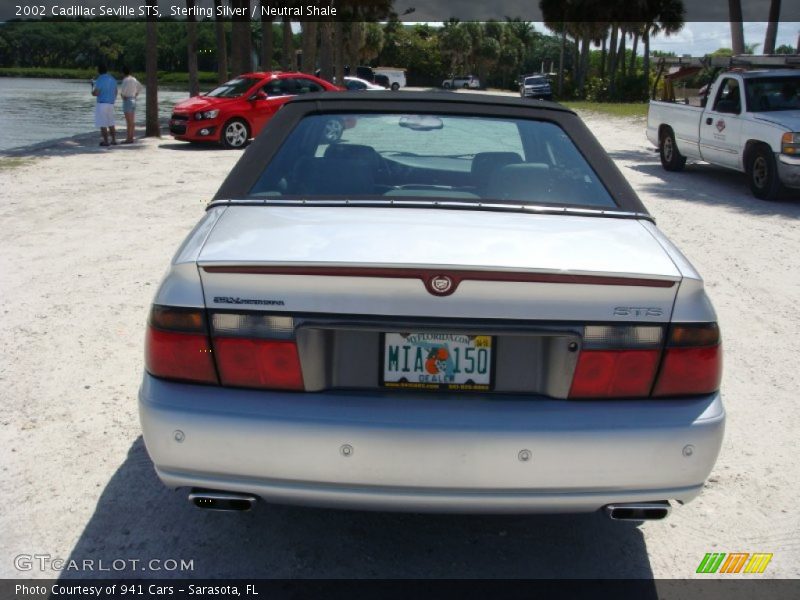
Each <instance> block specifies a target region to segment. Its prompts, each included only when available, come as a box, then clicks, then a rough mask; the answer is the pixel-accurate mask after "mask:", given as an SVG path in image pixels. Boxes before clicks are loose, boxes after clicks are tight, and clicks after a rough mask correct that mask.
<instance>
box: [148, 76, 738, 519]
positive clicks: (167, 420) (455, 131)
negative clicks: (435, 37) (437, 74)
mask: <svg viewBox="0 0 800 600" xmlns="http://www.w3.org/2000/svg"><path fill="white" fill-rule="evenodd" d="M331 115H337V116H339V117H344V118H346V119H348V122H349V123H350V124H351V125H352V126H350V127H348V129H346V130H345V132H344V134H343V135H342V137H341V138H340V139H339V140H336V141H334V142H330V141H328V138H326V136H325V135H324V130H325V124H326V122H327V121H328V120H329V119H330V116H331ZM721 361H722V358H721V347H720V335H719V330H718V328H717V324H716V316H715V313H714V310H713V308H712V306H711V304H710V302H709V300H708V298H707V296H706V294H705V292H704V289H703V282H702V279H701V278H700V276H699V275H698V273H697V272H696V271H695V269H694V268H693V267H692V265H691V264H689V262H688V261H687V259H686V258H685V257H684V256H683V255H682V254H681V253H680V252H679V251H678V249H677V248H675V246H673V245H672V244H671V243H670V241H669V240H668V239H667V238H666V237H665V236H664V235H663V234H662V233H661V232H660V231H659V230H658V229H657V228H656V226H655V224H654V222H653V219H652V217H650V215H649V214H648V213H647V211H646V209H645V208H644V206H643V205H642V204H641V202H640V201H639V199H638V198H637V196H636V194H635V193H634V191H633V190H632V189H631V187H630V186H629V185H628V183H627V182H626V181H625V179H624V178H623V176H622V175H621V173H620V172H619V171H618V170H617V169H616V167H615V166H614V164H613V162H612V161H611V159H610V158H609V157H608V156H607V155H606V153H605V152H604V151H603V149H602V148H601V146H600V145H599V144H598V142H597V141H596V140H595V139H594V137H593V136H592V135H591V133H590V132H589V131H588V129H587V128H586V127H585V126H584V125H583V123H582V122H581V121H580V120H579V119H578V117H577V116H576V115H575V114H574V113H572V112H571V111H569V110H567V109H565V108H563V107H561V106H559V105H557V104H552V103H548V102H542V103H540V104H537V105H536V106H535V107H532V106H531V104H530V103H528V102H525V101H524V100H520V99H513V98H490V97H486V96H479V95H469V94H464V95H458V96H453V95H444V94H436V93H433V94H415V93H408V94H404V95H403V98H402V99H401V98H398V97H397V96H382V95H380V94H378V95H376V96H373V95H372V94H367V95H364V94H359V93H349V92H344V93H341V94H329V95H324V94H313V95H311V94H310V95H306V96H303V97H301V98H298V99H296V100H294V101H292V102H289V103H287V104H286V105H285V106H284V108H282V109H281V110H280V111H279V112H278V113H277V115H276V116H275V118H274V119H273V120H272V121H271V122H270V123H269V125H268V126H267V129H266V130H265V133H264V135H262V136H259V138H258V139H257V140H256V141H255V143H254V144H253V145H252V146H251V147H250V148H249V149H248V150H247V151H246V153H245V154H244V155H243V157H242V159H241V160H240V161H239V163H238V164H237V165H236V167H235V168H234V169H233V171H232V172H231V173H230V175H229V176H228V178H227V179H226V180H225V182H224V183H223V185H222V187H221V188H220V190H219V192H218V193H217V195H216V197H215V199H214V200H213V201H212V202H211V203H210V204H209V206H208V210H207V213H206V214H205V216H204V217H203V219H201V221H200V222H199V223H198V225H197V226H196V227H195V229H194V230H193V231H192V232H191V234H189V236H188V238H187V239H186V240H185V242H184V243H183V245H182V246H181V247H180V249H179V250H178V252H177V254H176V255H175V257H174V259H173V260H172V264H171V267H170V269H169V271H168V273H167V275H166V276H165V279H164V281H163V282H162V284H161V287H160V289H159V290H158V292H157V294H156V297H155V300H154V304H153V307H152V310H151V313H150V317H149V322H148V328H147V343H146V373H145V375H144V382H143V384H142V387H141V391H140V396H139V403H140V414H141V421H142V428H143V431H144V439H145V443H146V445H147V449H148V452H149V454H150V456H151V457H152V459H153V462H154V463H155V467H156V470H157V472H158V475H159V477H160V478H161V480H162V481H163V482H164V483H165V484H166V485H167V486H170V487H173V488H187V489H188V490H190V495H189V497H190V499H191V500H192V501H193V503H194V504H195V505H197V506H200V507H206V508H216V509H247V508H249V507H250V506H252V504H253V503H254V502H255V501H256V499H257V498H262V499H264V500H266V501H270V502H279V503H296V504H308V505H318V506H328V507H342V508H365V509H377V510H407V511H443V512H580V511H594V510H598V509H601V508H605V509H606V511H607V512H608V514H609V515H610V516H611V517H612V518H620V519H625V518H628V519H636V520H641V519H654V518H662V517H664V516H666V515H667V514H668V512H669V510H670V504H669V501H671V500H674V501H677V502H679V503H684V502H687V501H689V500H691V499H692V498H694V497H695V496H696V495H697V494H698V493H699V492H700V490H701V488H702V486H703V483H704V481H705V479H706V477H707V476H708V474H709V472H710V471H711V468H712V466H713V465H714V461H715V460H716V457H717V454H718V452H719V448H720V444H721V441H722V435H723V427H724V419H725V413H724V410H723V407H722V402H721V400H720V395H719V391H718V389H719V382H720V376H721Z"/></svg>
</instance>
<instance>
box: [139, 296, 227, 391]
mask: <svg viewBox="0 0 800 600" xmlns="http://www.w3.org/2000/svg"><path fill="white" fill-rule="evenodd" d="M145 368H146V369H147V371H148V372H149V373H150V374H152V375H155V376H156V377H163V378H165V379H178V380H182V381H194V382H199V383H215V384H216V383H219V381H218V379H217V372H216V370H215V368H214V361H213V358H212V355H211V345H210V344H209V340H208V331H207V328H206V322H205V311H204V310H203V309H195V308H175V307H167V306H158V305H155V306H153V308H152V310H151V311H150V318H149V319H148V323H147V336H146V339H145Z"/></svg>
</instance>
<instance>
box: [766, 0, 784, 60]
mask: <svg viewBox="0 0 800 600" xmlns="http://www.w3.org/2000/svg"><path fill="white" fill-rule="evenodd" d="M780 18H781V0H772V1H771V2H770V4H769V22H768V23H767V35H766V36H765V37H764V54H774V53H775V39H776V38H777V37H778V21H780Z"/></svg>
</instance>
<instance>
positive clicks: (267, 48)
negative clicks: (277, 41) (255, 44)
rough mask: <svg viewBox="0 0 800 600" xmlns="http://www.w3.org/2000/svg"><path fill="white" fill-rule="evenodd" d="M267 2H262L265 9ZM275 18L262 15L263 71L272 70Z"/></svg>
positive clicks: (262, 0)
mask: <svg viewBox="0 0 800 600" xmlns="http://www.w3.org/2000/svg"><path fill="white" fill-rule="evenodd" d="M264 4H265V0H261V6H262V7H263V6H264ZM272 21H273V18H272V17H270V16H269V15H265V14H264V13H263V12H262V13H261V70H262V71H271V70H272V52H273V46H274V41H273V33H272Z"/></svg>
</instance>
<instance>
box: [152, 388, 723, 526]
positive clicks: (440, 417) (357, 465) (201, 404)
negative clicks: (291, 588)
mask: <svg viewBox="0 0 800 600" xmlns="http://www.w3.org/2000/svg"><path fill="white" fill-rule="evenodd" d="M139 403H140V404H139V408H140V416H141V420H142V429H143V431H144V437H145V443H146V445H147V449H148V452H149V454H150V456H151V457H152V459H153V461H154V463H155V466H156V470H157V472H158V475H159V477H160V478H161V479H162V480H163V481H164V483H165V484H166V485H168V486H170V487H204V488H211V489H222V490H227V491H238V492H246V493H252V494H256V495H258V496H261V497H262V498H264V499H265V500H267V501H275V502H286V503H296V504H308V505H321V506H334V507H340V508H367V509H379V510H384V509H385V510H399V511H404V510H407V511H447V512H462V511H463V512H475V511H477V512H553V511H560V512H563V511H575V512H579V511H593V510H597V509H599V508H601V507H602V506H604V505H606V504H609V503H613V502H631V501H657V500H665V499H675V500H678V501H680V502H688V501H690V500H691V499H692V498H694V497H695V496H696V495H697V494H698V493H699V492H700V490H701V488H702V485H703V482H704V481H705V479H706V477H707V476H708V474H709V472H710V470H711V468H712V466H713V465H714V462H715V460H716V457H717V454H718V452H719V449H720V445H721V441H722V435H723V429H724V410H723V407H722V403H721V401H720V397H719V395H718V394H713V395H711V396H704V397H698V398H688V399H687V398H684V399H658V400H655V399H642V400H619V401H613V400H612V401H574V400H551V399H547V398H544V397H530V396H529V397H524V396H507V397H504V398H498V397H497V396H480V395H477V396H476V395H472V396H466V397H465V396H459V395H454V394H452V395H451V394H422V393H413V394H397V393H383V392H363V393H359V392H337V393H331V392H329V393H321V394H309V393H282V392H264V391H257V390H244V389H232V388H219V387H213V386H202V385H191V384H184V383H176V382H167V381H162V380H159V379H157V378H154V377H151V376H150V375H145V378H144V382H143V385H142V387H141V390H140V393H139ZM177 431H180V432H181V434H182V435H176V432H177ZM526 457H527V459H526Z"/></svg>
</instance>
